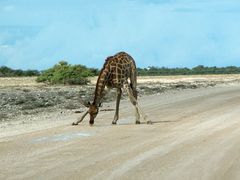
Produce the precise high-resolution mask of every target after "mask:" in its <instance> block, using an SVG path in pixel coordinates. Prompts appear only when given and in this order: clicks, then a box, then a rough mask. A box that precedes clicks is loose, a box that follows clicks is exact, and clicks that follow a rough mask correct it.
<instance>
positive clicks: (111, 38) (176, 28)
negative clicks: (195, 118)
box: [0, 0, 240, 69]
mask: <svg viewBox="0 0 240 180" xmlns="http://www.w3.org/2000/svg"><path fill="white" fill-rule="evenodd" d="M54 2H55V1H51V2H49V3H46V2H45V1H43V2H42V3H39V2H38V5H36V4H34V3H33V2H32V3H31V4H30V5H29V6H26V3H25V6H26V7H27V10H28V11H26V7H25V6H24V5H21V6H20V7H18V8H16V9H18V10H19V9H20V11H21V13H20V12H19V11H18V12H17V13H16V14H15V15H16V17H14V16H11V18H10V20H12V23H15V24H18V23H21V24H28V25H29V24H30V25H32V26H36V25H40V26H41V28H40V30H39V31H38V32H37V33H33V34H31V35H29V32H27V31H26V32H24V33H25V35H24V36H22V37H21V38H19V37H18V36H17V37H15V40H16V39H17V38H19V39H17V40H16V41H14V43H13V44H11V45H10V47H9V48H8V50H6V51H5V52H4V57H5V59H6V62H7V65H9V66H15V67H21V68H40V69H43V68H46V67H49V66H52V65H53V64H54V63H56V62H57V61H59V60H61V59H67V60H69V62H70V63H81V64H85V65H88V66H94V67H101V66H102V63H103V62H104V59H105V57H107V56H109V55H112V54H114V53H116V52H117V51H122V50H124V51H127V52H129V53H130V54H132V56H133V57H134V58H135V59H136V61H137V63H138V65H139V66H142V67H143V66H145V67H147V66H152V65H154V66H168V67H176V66H188V67H189V66H196V65H199V64H203V65H209V66H214V65H217V66H221V65H240V63H239V60H238V59H239V58H240V51H239V49H240V45H239V44H240V37H239V36H238V30H239V29H240V22H239V18H240V14H239V13H238V9H239V10H240V7H238V4H237V2H235V3H234V1H231V2H229V1H224V0H223V1H221V2H220V1H216V0H213V1H211V2H209V1H205V0H201V1H200V0H198V1H193V0H184V1H167V0H164V1H151V3H149V2H148V1H146V0H142V1H140V2H139V1H108V3H104V2H102V1H101V2H100V1H97V2H96V1H94V2H95V3H93V1H89V2H88V3H86V2H85V3H84V2H83V1H78V2H77V1H70V2H69V1H65V3H63V2H64V1H61V3H60V4H57V5H56V4H55V6H54ZM105 2H106V1H105ZM159 2H160V3H159ZM55 3H56V2H55ZM23 4H24V3H23ZM19 14H20V15H19ZM31 14H34V16H31ZM17 15H19V16H17ZM0 18H1V16H0ZM5 18H8V17H7V16H5ZM14 20H15V21H14ZM7 21H8V19H5V23H6V22H7ZM16 28H17V27H16ZM0 32H1V27H0ZM0 34H1V33H0ZM0 39H1V35H0ZM0 56H1V54H0Z"/></svg>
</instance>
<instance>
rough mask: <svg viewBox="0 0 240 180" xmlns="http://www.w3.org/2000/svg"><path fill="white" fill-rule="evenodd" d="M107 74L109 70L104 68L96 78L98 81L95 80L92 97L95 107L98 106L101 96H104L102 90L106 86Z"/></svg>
mask: <svg viewBox="0 0 240 180" xmlns="http://www.w3.org/2000/svg"><path fill="white" fill-rule="evenodd" d="M108 72H109V70H108V69H107V68H104V69H103V70H102V71H101V72H100V74H99V76H98V80H97V84H96V88H95V96H94V101H93V104H95V105H97V106H98V105H99V104H100V102H101V100H102V98H103V96H104V93H103V92H104V89H105V86H106V82H107V80H108V79H107V78H108Z"/></svg>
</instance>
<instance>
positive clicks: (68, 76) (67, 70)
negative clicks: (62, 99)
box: [37, 61, 95, 85]
mask: <svg viewBox="0 0 240 180" xmlns="http://www.w3.org/2000/svg"><path fill="white" fill-rule="evenodd" d="M93 75H95V74H94V73H93V72H92V71H91V70H90V69H88V68H87V67H86V66H83V65H70V64H68V63H67V62H65V61H60V62H59V63H58V64H56V65H54V66H53V67H52V68H50V69H47V70H45V71H43V72H42V74H41V75H40V76H39V77H38V78H37V82H47V83H50V84H70V85H76V84H80V85H83V84H87V83H88V82H89V80H88V79H87V77H89V76H93Z"/></svg>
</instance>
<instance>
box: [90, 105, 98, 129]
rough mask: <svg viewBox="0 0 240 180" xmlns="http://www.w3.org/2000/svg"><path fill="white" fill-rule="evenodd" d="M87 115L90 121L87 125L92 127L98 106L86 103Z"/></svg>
mask: <svg viewBox="0 0 240 180" xmlns="http://www.w3.org/2000/svg"><path fill="white" fill-rule="evenodd" d="M88 108H89V109H88V113H89V115H90V120H89V124H90V125H93V124H94V119H95V118H96V116H97V114H98V110H99V106H97V105H95V104H94V103H90V102H89V103H88Z"/></svg>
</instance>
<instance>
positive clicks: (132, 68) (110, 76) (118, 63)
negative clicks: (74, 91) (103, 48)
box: [72, 52, 151, 125]
mask: <svg viewBox="0 0 240 180" xmlns="http://www.w3.org/2000/svg"><path fill="white" fill-rule="evenodd" d="M136 86H137V72H136V64H135V61H134V59H133V58H132V57H131V56H130V55H129V54H127V53H126V52H119V53H117V54H115V55H114V56H110V57H107V59H106V60H105V63H104V65H103V68H102V69H101V71H100V74H99V76H98V80H97V83H96V88H95V95H94V100H93V102H92V103H90V102H88V103H84V105H85V106H86V107H88V108H89V109H88V110H87V111H86V112H85V113H84V114H83V116H82V117H81V118H80V119H79V120H77V121H76V122H73V123H72V125H78V124H79V123H80V122H81V121H82V120H83V119H84V117H85V116H86V115H87V114H89V115H90V121H89V124H90V125H93V124H94V119H95V118H96V116H97V114H98V112H99V107H100V104H101V101H102V98H103V96H104V94H105V93H104V89H105V87H107V88H108V89H109V88H110V89H111V88H116V89H117V98H116V110H115V115H114V118H113V121H112V124H116V123H117V120H118V119H119V104H120V99H121V96H122V88H123V89H125V90H126V91H127V93H128V96H129V99H130V101H131V103H132V104H133V105H134V107H135V111H136V112H135V116H136V124H140V115H141V116H142V117H143V119H144V120H145V121H147V119H146V116H145V114H144V113H143V111H142V110H141V108H140V107H139V105H138V101H137V90H136ZM147 123H148V124H151V121H147Z"/></svg>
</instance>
